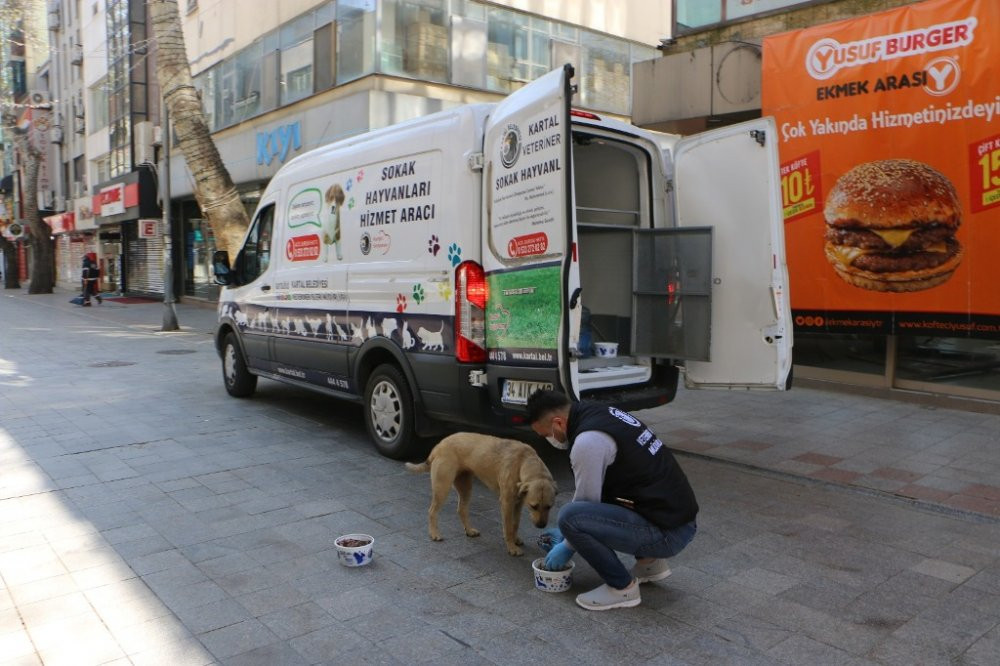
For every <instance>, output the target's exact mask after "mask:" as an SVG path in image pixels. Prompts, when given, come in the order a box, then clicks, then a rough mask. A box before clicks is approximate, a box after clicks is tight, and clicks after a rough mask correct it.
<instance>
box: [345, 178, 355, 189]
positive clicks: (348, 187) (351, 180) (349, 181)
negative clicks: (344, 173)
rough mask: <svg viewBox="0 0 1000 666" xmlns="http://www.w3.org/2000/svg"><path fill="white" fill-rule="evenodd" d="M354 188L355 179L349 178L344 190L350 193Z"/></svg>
mask: <svg viewBox="0 0 1000 666" xmlns="http://www.w3.org/2000/svg"><path fill="white" fill-rule="evenodd" d="M352 187H354V179H353V178H348V179H347V182H346V183H344V189H345V190H347V191H348V192H350V191H351V188H352Z"/></svg>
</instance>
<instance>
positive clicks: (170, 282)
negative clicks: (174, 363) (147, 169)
mask: <svg viewBox="0 0 1000 666" xmlns="http://www.w3.org/2000/svg"><path fill="white" fill-rule="evenodd" d="M162 109H163V111H162V114H161V115H162V123H163V157H162V159H161V160H160V165H161V166H160V200H161V201H162V202H163V234H164V236H163V251H164V252H165V253H166V257H164V261H163V325H162V326H161V327H160V330H161V331H176V330H178V329H179V328H180V325H178V323H177V309H176V308H175V307H174V300H175V299H174V251H173V247H174V237H173V229H172V228H171V227H172V220H171V217H170V117H169V116H168V115H167V105H166V103H164V104H163V105H162Z"/></svg>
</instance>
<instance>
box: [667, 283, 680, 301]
mask: <svg viewBox="0 0 1000 666" xmlns="http://www.w3.org/2000/svg"><path fill="white" fill-rule="evenodd" d="M678 289H680V283H679V282H677V281H676V280H671V281H669V282H667V305H673V304H674V303H676V302H677V290H678Z"/></svg>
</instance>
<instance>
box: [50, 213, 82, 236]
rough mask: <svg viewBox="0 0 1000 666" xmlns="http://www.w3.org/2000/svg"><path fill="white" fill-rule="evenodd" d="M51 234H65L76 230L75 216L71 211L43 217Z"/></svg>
mask: <svg viewBox="0 0 1000 666" xmlns="http://www.w3.org/2000/svg"><path fill="white" fill-rule="evenodd" d="M44 219H45V222H46V223H47V224H48V225H49V228H50V229H51V230H52V233H53V234H66V233H69V232H71V231H75V230H76V216H75V215H74V214H73V213H60V214H59V215H49V216H48V217H46V218H44Z"/></svg>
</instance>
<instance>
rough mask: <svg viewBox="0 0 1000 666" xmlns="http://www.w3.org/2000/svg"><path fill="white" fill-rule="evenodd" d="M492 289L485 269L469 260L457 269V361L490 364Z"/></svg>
mask: <svg viewBox="0 0 1000 666" xmlns="http://www.w3.org/2000/svg"><path fill="white" fill-rule="evenodd" d="M488 299H489V287H488V286H487V284H486V273H485V272H484V271H483V267H482V266H480V265H479V264H477V263H476V262H474V261H465V262H462V263H461V264H459V265H458V268H456V269H455V358H456V359H458V361H460V362H462V363H483V362H485V361H486V301H487V300H488Z"/></svg>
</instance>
